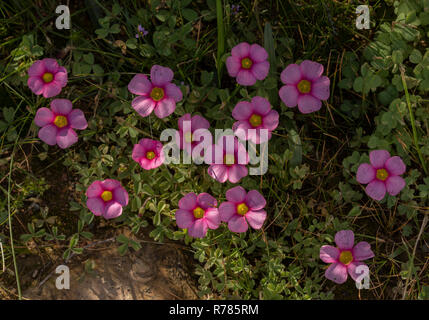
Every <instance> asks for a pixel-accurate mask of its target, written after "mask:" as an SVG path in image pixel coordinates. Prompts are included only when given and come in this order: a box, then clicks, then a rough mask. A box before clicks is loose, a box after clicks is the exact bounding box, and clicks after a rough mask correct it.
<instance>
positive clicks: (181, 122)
mask: <svg viewBox="0 0 429 320" xmlns="http://www.w3.org/2000/svg"><path fill="white" fill-rule="evenodd" d="M185 122H188V123H187V126H189V124H190V125H191V128H186V129H192V117H191V114H190V113H186V114H184V115H183V116H181V117H180V118H179V120H178V121H177V123H178V125H179V130H180V131H183V130H184V127H183V125H184V123H185ZM191 131H192V130H191Z"/></svg>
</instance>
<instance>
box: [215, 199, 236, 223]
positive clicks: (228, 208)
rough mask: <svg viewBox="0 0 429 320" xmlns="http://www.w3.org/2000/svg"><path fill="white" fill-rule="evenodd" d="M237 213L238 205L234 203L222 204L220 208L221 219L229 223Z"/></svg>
mask: <svg viewBox="0 0 429 320" xmlns="http://www.w3.org/2000/svg"><path fill="white" fill-rule="evenodd" d="M236 213H237V205H236V204H235V203H233V202H229V201H226V202H222V203H221V204H220V206H219V218H220V220H221V221H225V222H228V221H229V220H230V219H231V218H232V217H233V216H234V215H235V214H236Z"/></svg>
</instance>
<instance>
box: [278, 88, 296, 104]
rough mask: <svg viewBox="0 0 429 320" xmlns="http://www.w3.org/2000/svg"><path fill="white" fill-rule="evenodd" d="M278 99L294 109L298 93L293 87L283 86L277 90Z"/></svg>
mask: <svg viewBox="0 0 429 320" xmlns="http://www.w3.org/2000/svg"><path fill="white" fill-rule="evenodd" d="M279 96H280V99H281V100H282V101H283V103H284V104H285V105H286V106H288V107H289V108H293V107H296V105H297V104H298V97H299V93H298V90H297V89H296V87H295V86H294V85H285V86H283V87H281V88H280V90H279Z"/></svg>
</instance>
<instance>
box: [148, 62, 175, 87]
mask: <svg viewBox="0 0 429 320" xmlns="http://www.w3.org/2000/svg"><path fill="white" fill-rule="evenodd" d="M173 76H174V73H173V70H171V69H170V68H167V67H163V66H159V65H154V66H152V68H151V69H150V80H151V81H152V83H153V84H154V85H155V86H164V85H166V84H167V83H168V82H170V81H171V80H173Z"/></svg>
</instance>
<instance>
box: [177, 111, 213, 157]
mask: <svg viewBox="0 0 429 320" xmlns="http://www.w3.org/2000/svg"><path fill="white" fill-rule="evenodd" d="M178 124H179V132H178V133H177V136H176V141H177V144H178V146H179V148H180V149H185V150H189V151H191V152H192V148H194V147H195V146H196V145H198V144H199V143H200V139H198V141H195V139H194V138H195V137H194V136H193V134H194V132H195V131H196V130H198V129H208V128H210V123H209V122H208V121H207V120H206V119H205V118H204V117H202V116H199V115H195V116H192V117H191V114H190V113H187V114H185V115H183V116H181V117H180V118H179V121H178Z"/></svg>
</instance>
